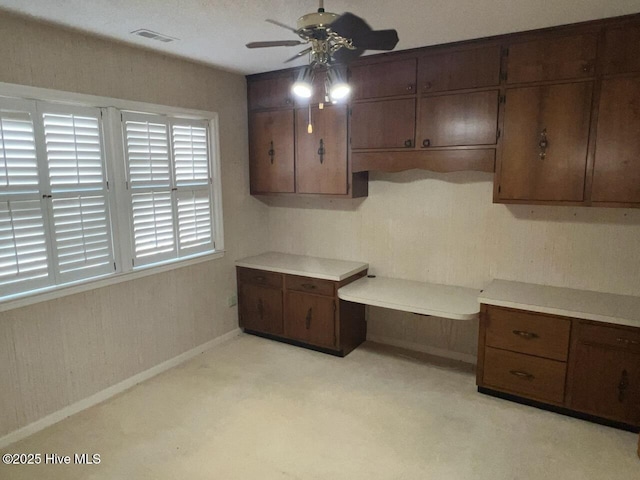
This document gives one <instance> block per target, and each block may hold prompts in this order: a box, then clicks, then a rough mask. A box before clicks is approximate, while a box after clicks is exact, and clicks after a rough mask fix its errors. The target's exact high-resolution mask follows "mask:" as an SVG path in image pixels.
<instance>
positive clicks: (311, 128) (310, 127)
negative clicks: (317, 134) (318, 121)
mask: <svg viewBox="0 0 640 480" xmlns="http://www.w3.org/2000/svg"><path fill="white" fill-rule="evenodd" d="M307 133H313V125H311V103H309V125H308V126H307Z"/></svg>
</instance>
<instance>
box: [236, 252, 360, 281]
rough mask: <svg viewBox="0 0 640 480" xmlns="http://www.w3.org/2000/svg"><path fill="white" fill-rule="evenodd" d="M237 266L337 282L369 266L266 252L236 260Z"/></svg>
mask: <svg viewBox="0 0 640 480" xmlns="http://www.w3.org/2000/svg"><path fill="white" fill-rule="evenodd" d="M236 265H237V266H238V267H246V268H254V269H256V270H267V271H270V272H277V273H285V274H289V275H300V276H303V277H312V278H320V279H323V280H333V281H335V282H339V281H341V280H344V279H345V278H349V277H350V276H351V275H355V274H356V273H359V272H362V271H363V270H366V269H367V268H369V264H368V263H362V262H351V261H345V260H333V259H330V258H318V257H308V256H306V255H290V254H288V253H279V252H267V253H263V254H261V255H256V256H254V257H247V258H243V259H240V260H238V261H236Z"/></svg>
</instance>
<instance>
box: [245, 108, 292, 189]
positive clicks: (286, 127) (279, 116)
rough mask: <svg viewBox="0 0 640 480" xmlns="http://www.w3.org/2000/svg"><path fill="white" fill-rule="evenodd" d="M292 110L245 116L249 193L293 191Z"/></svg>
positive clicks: (255, 113)
mask: <svg viewBox="0 0 640 480" xmlns="http://www.w3.org/2000/svg"><path fill="white" fill-rule="evenodd" d="M293 145H294V144H293V110H274V111H265V112H253V113H251V114H250V116H249V167H250V168H249V170H250V176H251V193H292V192H294V191H295V190H294V175H293V172H294V169H293V165H294V163H293V148H294V147H293Z"/></svg>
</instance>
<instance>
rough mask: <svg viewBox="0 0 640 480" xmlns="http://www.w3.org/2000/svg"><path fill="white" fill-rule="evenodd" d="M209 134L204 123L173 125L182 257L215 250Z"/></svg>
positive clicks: (175, 121)
mask: <svg viewBox="0 0 640 480" xmlns="http://www.w3.org/2000/svg"><path fill="white" fill-rule="evenodd" d="M208 131H209V128H208V125H207V124H206V123H205V122H195V121H191V122H188V123H187V122H186V121H184V120H173V121H172V122H171V140H172V151H173V157H174V176H175V182H176V191H177V194H176V197H177V198H176V202H177V214H178V248H179V251H180V253H181V254H182V255H189V254H192V253H197V252H200V251H204V250H207V249H213V231H212V230H213V228H212V209H211V188H210V185H211V167H210V165H211V162H210V160H209V148H208V145H209V138H208Z"/></svg>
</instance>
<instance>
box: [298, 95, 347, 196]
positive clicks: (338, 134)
mask: <svg viewBox="0 0 640 480" xmlns="http://www.w3.org/2000/svg"><path fill="white" fill-rule="evenodd" d="M311 121H312V123H313V131H312V133H309V132H308V131H307V125H308V122H309V110H308V108H302V109H298V110H296V191H297V192H298V193H319V194H332V195H346V194H347V188H348V185H347V167H348V165H347V162H346V161H345V159H346V158H347V154H348V151H347V107H346V105H337V106H327V107H325V108H324V109H322V110H320V109H319V108H318V107H317V106H315V107H312V108H311Z"/></svg>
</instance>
